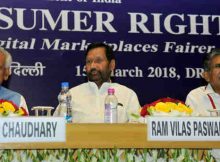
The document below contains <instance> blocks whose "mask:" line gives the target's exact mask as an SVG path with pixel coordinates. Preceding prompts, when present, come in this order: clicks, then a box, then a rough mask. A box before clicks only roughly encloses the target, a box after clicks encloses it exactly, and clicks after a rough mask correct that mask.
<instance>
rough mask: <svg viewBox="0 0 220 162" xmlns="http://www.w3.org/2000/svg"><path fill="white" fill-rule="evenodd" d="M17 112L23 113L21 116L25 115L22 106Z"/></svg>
mask: <svg viewBox="0 0 220 162" xmlns="http://www.w3.org/2000/svg"><path fill="white" fill-rule="evenodd" d="M17 113H18V114H19V115H21V116H22V115H24V111H23V109H21V108H19V109H18V111H17Z"/></svg>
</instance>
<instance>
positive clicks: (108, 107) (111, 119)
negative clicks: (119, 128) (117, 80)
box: [104, 88, 118, 123]
mask: <svg viewBox="0 0 220 162" xmlns="http://www.w3.org/2000/svg"><path fill="white" fill-rule="evenodd" d="M114 94H115V89H114V88H108V95H107V96H106V98H105V112H104V122H105V123H117V122H118V110H117V105H118V100H117V98H116V96H115V95H114Z"/></svg>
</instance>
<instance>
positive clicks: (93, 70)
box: [89, 69, 101, 75]
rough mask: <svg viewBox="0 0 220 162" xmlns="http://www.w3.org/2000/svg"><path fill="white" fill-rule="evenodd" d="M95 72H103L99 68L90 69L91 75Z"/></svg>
mask: <svg viewBox="0 0 220 162" xmlns="http://www.w3.org/2000/svg"><path fill="white" fill-rule="evenodd" d="M93 72H97V73H99V74H101V72H100V71H99V70H97V69H91V70H90V71H89V75H92V73H93Z"/></svg>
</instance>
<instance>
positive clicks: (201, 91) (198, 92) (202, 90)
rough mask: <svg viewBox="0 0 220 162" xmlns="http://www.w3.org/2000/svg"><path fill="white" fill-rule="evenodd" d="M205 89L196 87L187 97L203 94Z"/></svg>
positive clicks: (204, 87)
mask: <svg viewBox="0 0 220 162" xmlns="http://www.w3.org/2000/svg"><path fill="white" fill-rule="evenodd" d="M205 89H206V86H200V87H197V88H195V89H192V90H191V91H190V92H189V94H188V95H193V94H198V95H199V94H203V92H204V91H205Z"/></svg>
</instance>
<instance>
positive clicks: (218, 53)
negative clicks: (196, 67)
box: [203, 48, 220, 71]
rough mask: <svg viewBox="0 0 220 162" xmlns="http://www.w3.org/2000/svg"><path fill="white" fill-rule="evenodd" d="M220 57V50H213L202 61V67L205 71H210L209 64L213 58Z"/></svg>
mask: <svg viewBox="0 0 220 162" xmlns="http://www.w3.org/2000/svg"><path fill="white" fill-rule="evenodd" d="M215 56H220V48H215V49H213V50H212V51H211V52H210V53H207V54H206V56H205V58H204V61H203V67H204V70H205V71H210V69H211V67H210V63H211V60H212V58H213V57H215Z"/></svg>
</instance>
